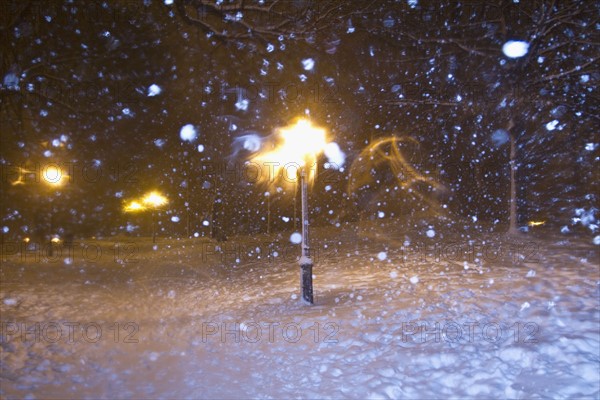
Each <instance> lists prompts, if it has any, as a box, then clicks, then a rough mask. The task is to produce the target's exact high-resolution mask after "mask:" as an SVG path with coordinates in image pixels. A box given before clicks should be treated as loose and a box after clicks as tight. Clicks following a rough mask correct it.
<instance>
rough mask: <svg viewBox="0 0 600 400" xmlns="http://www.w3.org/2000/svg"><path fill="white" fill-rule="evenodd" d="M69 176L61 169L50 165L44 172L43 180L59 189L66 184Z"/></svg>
mask: <svg viewBox="0 0 600 400" xmlns="http://www.w3.org/2000/svg"><path fill="white" fill-rule="evenodd" d="M67 178H68V175H67V174H65V173H64V171H63V170H62V169H61V168H60V167H56V166H53V165H50V166H48V167H46V168H45V169H44V170H43V171H42V179H43V180H44V182H45V183H46V184H48V185H50V186H54V187H58V186H62V185H63V184H64V183H65V180H66V179H67Z"/></svg>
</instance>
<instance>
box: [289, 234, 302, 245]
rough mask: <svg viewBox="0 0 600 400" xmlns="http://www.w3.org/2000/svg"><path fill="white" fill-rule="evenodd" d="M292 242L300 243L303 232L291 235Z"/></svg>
mask: <svg viewBox="0 0 600 400" xmlns="http://www.w3.org/2000/svg"><path fill="white" fill-rule="evenodd" d="M290 242H291V243H293V244H300V243H301V242H302V234H301V233H299V232H294V233H292V234H291V235H290Z"/></svg>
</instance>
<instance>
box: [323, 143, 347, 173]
mask: <svg viewBox="0 0 600 400" xmlns="http://www.w3.org/2000/svg"><path fill="white" fill-rule="evenodd" d="M324 153H325V157H327V160H328V161H329V163H330V164H331V165H330V168H332V169H340V168H341V167H343V166H344V163H345V162H346V154H344V152H343V151H342V150H341V149H340V146H339V145H338V144H337V143H335V142H329V143H327V144H326V145H325V150H324Z"/></svg>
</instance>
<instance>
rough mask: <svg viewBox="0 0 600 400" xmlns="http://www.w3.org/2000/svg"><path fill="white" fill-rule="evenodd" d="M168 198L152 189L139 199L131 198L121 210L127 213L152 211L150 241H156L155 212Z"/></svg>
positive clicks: (166, 202)
mask: <svg viewBox="0 0 600 400" xmlns="http://www.w3.org/2000/svg"><path fill="white" fill-rule="evenodd" d="M168 202H169V200H167V198H166V197H165V196H163V195H162V194H160V193H158V192H156V191H152V192H150V193H148V194H146V195H145V196H144V197H142V199H141V200H132V201H131V202H129V203H128V204H126V205H125V207H123V211H125V212H128V213H135V212H141V211H146V210H151V211H152V243H156V212H157V211H160V207H162V206H164V205H166V204H168Z"/></svg>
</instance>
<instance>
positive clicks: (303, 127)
mask: <svg viewBox="0 0 600 400" xmlns="http://www.w3.org/2000/svg"><path fill="white" fill-rule="evenodd" d="M277 134H278V139H279V142H280V146H279V147H277V148H276V149H274V150H271V151H266V152H261V153H259V154H258V155H257V156H255V157H254V161H255V162H260V161H262V162H263V163H264V164H265V165H274V166H275V172H276V173H277V174H279V173H280V172H281V170H283V169H285V171H284V172H283V173H285V174H286V175H287V177H288V178H289V168H290V166H294V167H296V168H297V169H299V172H300V174H299V175H300V190H301V199H302V200H301V201H302V244H301V246H302V255H301V257H300V260H299V264H300V290H301V293H302V299H303V300H304V301H305V302H306V303H308V304H313V303H314V299H313V283H312V267H313V261H312V258H311V256H310V246H309V235H308V225H309V224H308V183H309V182H312V180H313V179H314V177H315V175H316V162H317V157H318V155H319V154H320V153H321V152H323V151H324V149H325V146H326V145H327V138H326V133H325V130H324V129H322V128H317V127H315V126H313V125H312V124H311V122H310V121H309V120H306V119H299V120H298V121H297V122H296V123H295V124H293V125H291V126H288V127H285V128H281V129H280V130H279V131H278V132H277ZM296 176H297V175H294V183H295V184H297V178H296Z"/></svg>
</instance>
